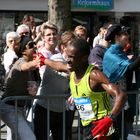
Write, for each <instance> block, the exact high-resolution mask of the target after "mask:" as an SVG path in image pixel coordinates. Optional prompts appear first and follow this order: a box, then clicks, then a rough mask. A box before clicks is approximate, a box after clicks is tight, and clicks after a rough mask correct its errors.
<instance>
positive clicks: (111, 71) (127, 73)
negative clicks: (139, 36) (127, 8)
mask: <svg viewBox="0 0 140 140" xmlns="http://www.w3.org/2000/svg"><path fill="white" fill-rule="evenodd" d="M105 39H106V40H107V41H111V42H112V45H111V46H110V48H109V49H108V50H107V51H106V53H105V55H104V58H103V72H104V73H105V74H106V76H107V77H108V78H109V79H110V81H111V82H113V83H118V84H119V85H120V86H121V88H123V90H125V91H126V90H128V91H130V90H132V86H133V85H132V73H133V71H134V70H136V69H137V68H138V67H139V66H140V57H138V58H136V59H135V60H132V59H131V60H130V59H129V58H128V57H127V54H126V53H125V52H124V51H123V49H124V47H125V46H126V44H127V43H128V42H129V34H128V28H126V27H123V28H122V26H121V25H119V24H113V25H112V26H111V27H110V28H109V29H108V31H107V34H106V37H105ZM122 83H123V85H122ZM135 100H136V95H128V104H129V105H127V106H125V108H124V109H125V119H124V130H125V131H124V132H125V134H124V140H126V139H127V136H128V133H133V121H134V115H135V113H136V106H135V105H134V103H135V102H134V101H135ZM121 120H122V119H121V114H120V116H119V117H118V122H119V123H120V124H119V125H118V126H119V127H120V129H119V130H120V133H121V130H122V129H121V126H122V125H121Z"/></svg>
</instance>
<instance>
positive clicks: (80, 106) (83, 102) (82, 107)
mask: <svg viewBox="0 0 140 140" xmlns="http://www.w3.org/2000/svg"><path fill="white" fill-rule="evenodd" d="M74 102H75V105H76V108H77V110H78V111H79V114H80V118H81V119H82V120H88V119H91V118H94V117H95V114H94V112H93V110H92V104H91V102H90V99H89V98H74Z"/></svg>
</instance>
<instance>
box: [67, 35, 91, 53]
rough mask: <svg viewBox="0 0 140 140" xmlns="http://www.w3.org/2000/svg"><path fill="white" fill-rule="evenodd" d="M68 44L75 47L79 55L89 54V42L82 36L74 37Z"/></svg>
mask: <svg viewBox="0 0 140 140" xmlns="http://www.w3.org/2000/svg"><path fill="white" fill-rule="evenodd" d="M69 45H70V46H72V47H74V48H76V49H77V51H78V52H79V54H81V55H89V54H90V45H89V43H88V42H87V41H86V40H85V39H83V38H77V37H76V38H75V39H73V40H72V41H71V42H70V44H69Z"/></svg>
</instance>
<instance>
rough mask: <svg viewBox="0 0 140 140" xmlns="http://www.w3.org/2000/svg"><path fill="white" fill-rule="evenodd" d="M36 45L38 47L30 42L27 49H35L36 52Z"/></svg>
mask: <svg viewBox="0 0 140 140" xmlns="http://www.w3.org/2000/svg"><path fill="white" fill-rule="evenodd" d="M35 45H36V43H35V42H33V41H29V42H28V43H27V45H26V48H27V49H34V50H36V49H37V48H36V46H35Z"/></svg>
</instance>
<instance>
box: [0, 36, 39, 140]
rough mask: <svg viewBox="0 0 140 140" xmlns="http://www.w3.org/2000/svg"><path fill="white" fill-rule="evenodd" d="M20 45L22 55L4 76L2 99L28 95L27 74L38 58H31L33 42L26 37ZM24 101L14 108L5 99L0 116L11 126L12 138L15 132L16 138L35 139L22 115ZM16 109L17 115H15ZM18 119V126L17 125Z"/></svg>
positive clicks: (12, 103)
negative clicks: (4, 87)
mask: <svg viewBox="0 0 140 140" xmlns="http://www.w3.org/2000/svg"><path fill="white" fill-rule="evenodd" d="M20 47H22V49H21V50H22V57H21V58H19V59H18V60H17V61H16V62H15V63H14V64H13V66H12V68H11V69H10V71H9V73H8V75H7V77H6V90H5V93H4V94H3V95H2V100H3V99H4V98H6V97H11V96H24V95H29V94H28V89H27V81H29V80H31V77H30V76H29V75H30V74H29V73H30V71H31V69H33V68H37V67H38V66H39V58H36V59H35V60H32V59H33V57H32V55H33V53H34V43H33V42H32V41H31V40H30V39H28V38H26V39H25V40H24V44H23V46H20ZM25 103H26V102H25V101H23V100H21V101H18V103H17V106H18V107H17V108H15V106H14V105H15V103H14V101H6V102H5V103H4V102H2V103H1V108H0V117H1V119H2V121H3V122H5V123H6V125H7V126H9V127H10V128H11V131H12V139H13V140H14V139H15V136H16V133H17V139H18V140H35V139H36V138H35V136H34V134H33V132H32V130H31V128H30V126H29V125H28V123H27V120H26V118H25V116H24V106H25V105H26V104H25ZM16 109H17V115H15V112H16ZM17 120H18V126H17V123H16V122H17Z"/></svg>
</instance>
